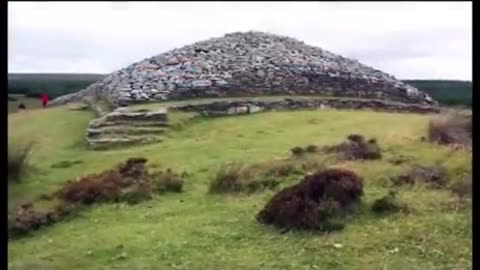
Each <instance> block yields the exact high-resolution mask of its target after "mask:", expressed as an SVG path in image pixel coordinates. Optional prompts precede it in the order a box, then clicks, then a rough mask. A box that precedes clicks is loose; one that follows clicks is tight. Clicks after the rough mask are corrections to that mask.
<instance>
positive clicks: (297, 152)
mask: <svg viewBox="0 0 480 270" xmlns="http://www.w3.org/2000/svg"><path fill="white" fill-rule="evenodd" d="M290 152H292V154H293V155H294V156H300V155H302V154H303V153H304V152H305V150H304V149H303V148H302V147H300V146H295V147H294V148H292V149H290Z"/></svg>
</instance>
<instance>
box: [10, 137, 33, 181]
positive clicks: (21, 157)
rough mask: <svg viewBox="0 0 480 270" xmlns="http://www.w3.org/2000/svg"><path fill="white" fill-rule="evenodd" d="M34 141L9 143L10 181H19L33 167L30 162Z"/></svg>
mask: <svg viewBox="0 0 480 270" xmlns="http://www.w3.org/2000/svg"><path fill="white" fill-rule="evenodd" d="M32 148H33V143H32V142H30V143H19V144H9V145H8V182H9V183H10V182H14V181H19V180H20V179H21V178H22V177H23V176H24V175H25V174H27V173H28V172H29V170H30V169H31V165H30V164H29V157H30V153H31V151H32Z"/></svg>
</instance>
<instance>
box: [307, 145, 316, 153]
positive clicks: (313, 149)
mask: <svg viewBox="0 0 480 270" xmlns="http://www.w3.org/2000/svg"><path fill="white" fill-rule="evenodd" d="M317 151H318V146H316V145H313V144H310V145H307V147H305V152H308V153H315V152H317Z"/></svg>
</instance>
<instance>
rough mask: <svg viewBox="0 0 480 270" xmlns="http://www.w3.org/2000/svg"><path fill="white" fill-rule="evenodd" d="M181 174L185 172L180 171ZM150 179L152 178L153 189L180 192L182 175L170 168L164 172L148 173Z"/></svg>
mask: <svg viewBox="0 0 480 270" xmlns="http://www.w3.org/2000/svg"><path fill="white" fill-rule="evenodd" d="M182 175H185V173H182ZM150 179H151V180H152V184H153V186H154V189H155V191H158V192H165V191H172V192H182V188H183V182H184V181H183V177H182V176H181V175H178V174H177V173H174V172H173V171H172V170H171V169H167V170H166V171H165V172H164V171H159V172H156V173H153V174H152V175H150Z"/></svg>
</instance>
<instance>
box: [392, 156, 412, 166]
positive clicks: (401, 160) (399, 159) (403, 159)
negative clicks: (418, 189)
mask: <svg viewBox="0 0 480 270" xmlns="http://www.w3.org/2000/svg"><path fill="white" fill-rule="evenodd" d="M410 159H411V157H406V156H404V155H399V156H398V157H394V158H391V159H389V160H388V161H389V162H390V163H392V164H393V165H401V164H404V163H406V162H409V161H410Z"/></svg>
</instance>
